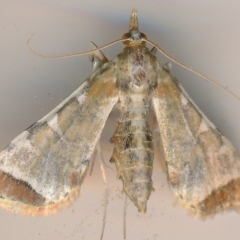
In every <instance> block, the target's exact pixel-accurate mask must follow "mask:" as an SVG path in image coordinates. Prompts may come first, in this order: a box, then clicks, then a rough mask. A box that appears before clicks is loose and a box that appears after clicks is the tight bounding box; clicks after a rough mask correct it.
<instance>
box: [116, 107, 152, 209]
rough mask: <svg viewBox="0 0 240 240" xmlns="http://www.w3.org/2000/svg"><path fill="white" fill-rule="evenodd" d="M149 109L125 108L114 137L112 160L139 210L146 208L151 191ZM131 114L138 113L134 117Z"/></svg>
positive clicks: (128, 193) (125, 190)
mask: <svg viewBox="0 0 240 240" xmlns="http://www.w3.org/2000/svg"><path fill="white" fill-rule="evenodd" d="M126 111H130V112H128V113H127V112H126ZM146 111H147V110H146V108H145V107H142V108H141V107H137V108H132V109H131V110H130V109H129V108H127V109H123V111H122V115H121V118H120V120H119V122H118V127H117V129H116V131H115V133H114V135H113V137H112V142H113V144H114V145H115V146H114V150H113V155H112V162H115V164H116V168H117V172H118V177H119V178H120V179H121V180H122V181H123V190H124V192H126V193H127V195H128V196H129V197H130V199H131V200H132V201H133V202H134V204H135V205H136V206H137V207H138V210H139V211H140V212H145V211H146V204H147V200H148V198H149V196H150V194H151V191H152V179H151V175H152V168H153V144H152V134H151V132H150V128H149V124H148V121H147V119H146V118H145V117H143V116H146ZM132 115H138V117H136V116H135V118H133V119H131V116H132ZM140 116H142V117H140Z"/></svg>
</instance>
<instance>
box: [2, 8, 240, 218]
mask: <svg viewBox="0 0 240 240" xmlns="http://www.w3.org/2000/svg"><path fill="white" fill-rule="evenodd" d="M146 39H147V37H146V35H145V34H144V33H141V32H139V30H138V19H137V12H136V10H133V11H132V15H131V18H130V27H129V32H128V33H126V34H124V35H123V43H124V48H123V52H122V53H120V54H119V55H117V57H116V58H115V59H114V60H111V61H109V60H108V59H106V57H105V56H104V55H103V54H102V52H101V51H100V50H97V51H96V52H94V53H93V54H92V57H93V59H95V60H98V64H96V65H95V69H96V70H95V71H94V72H93V73H92V75H91V76H90V77H89V78H88V79H87V80H86V81H85V82H84V83H83V84H82V85H81V86H80V87H79V88H78V89H77V90H76V91H75V92H73V93H72V94H71V95H70V96H69V97H68V98H67V99H65V100H64V101H63V102H62V103H61V104H59V105H58V106H57V107H56V108H55V109H53V110H52V111H51V112H50V113H49V114H47V115H46V116H45V117H43V118H42V119H41V120H39V121H38V122H36V123H34V124H33V125H32V126H30V127H29V128H28V129H27V130H26V131H24V132H23V133H21V134H20V135H19V136H18V137H16V138H15V139H14V140H13V141H12V142H11V143H10V144H9V145H8V146H7V147H6V148H5V149H4V150H3V151H2V152H1V153H0V206H1V207H2V208H4V209H7V210H10V211H13V212H20V213H22V214H28V215H50V214H53V213H56V212H58V211H60V210H62V209H63V208H66V207H67V206H69V205H71V204H72V203H73V202H74V201H75V200H76V199H77V198H78V196H79V193H80V188H81V184H82V182H83V180H84V177H85V175H86V171H87V168H88V165H89V161H90V158H91V156H92V154H93V152H94V149H95V146H96V144H97V142H98V141H99V138H100V136H101V132H102V130H103V127H104V125H105V123H106V120H107V118H108V116H109V114H110V113H111V111H112V110H113V108H114V107H115V106H117V105H118V106H119V109H120V111H121V114H120V117H119V119H118V124H117V129H116V131H115V133H114V135H113V137H112V138H111V142H112V143H113V144H114V150H113V154H112V157H111V162H114V163H115V165H116V169H117V176H118V177H119V178H120V179H121V180H122V182H123V190H124V192H125V193H126V194H127V195H128V196H129V198H130V199H131V200H132V201H133V203H134V204H135V205H136V207H137V208H138V210H139V211H140V212H145V211H146V209H147V201H148V199H149V197H150V194H151V192H152V190H153V182H152V179H151V175H152V169H153V159H154V141H155V138H154V137H153V132H152V130H151V128H150V122H149V116H150V115H153V116H154V119H155V120H156V125H157V135H158V139H159V141H157V142H156V143H157V144H158V151H159V152H160V153H161V154H160V159H159V160H160V161H161V162H162V164H163V165H164V168H165V170H166V174H167V178H168V182H169V185H170V187H171V189H172V191H173V193H174V196H175V198H176V200H177V202H178V203H179V204H181V205H182V206H183V207H184V208H185V209H186V210H187V211H188V212H190V213H192V214H194V215H198V216H200V217H207V216H211V215H214V214H215V213H217V212H220V211H222V210H225V209H237V208H239V205H240V158H239V155H238V153H237V151H236V150H235V149H234V148H233V146H232V145H231V143H230V142H229V141H228V140H227V139H226V138H225V137H224V136H222V134H221V133H220V132H219V131H218V129H217V128H216V127H215V126H214V125H213V124H212V123H211V122H210V121H209V120H208V119H207V117H206V116H205V115H204V114H203V113H202V112H201V110H199V109H198V107H197V106H196V105H195V104H194V102H193V101H192V100H191V99H190V97H189V96H188V95H187V93H186V92H185V91H184V89H183V88H182V86H181V85H180V83H179V82H178V81H177V80H176V79H175V78H174V77H173V76H172V75H171V73H170V70H169V68H168V67H167V66H165V65H163V64H161V63H160V62H158V60H157V58H156V56H155V51H154V49H152V50H149V49H148V47H147V46H146ZM95 60H94V61H95Z"/></svg>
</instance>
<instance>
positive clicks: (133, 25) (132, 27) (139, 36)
mask: <svg viewBox="0 0 240 240" xmlns="http://www.w3.org/2000/svg"><path fill="white" fill-rule="evenodd" d="M122 39H123V40H125V41H123V44H124V45H125V47H127V46H131V47H132V46H140V45H145V41H144V40H145V39H147V36H146V35H145V34H144V33H141V32H139V30H138V18H137V10H136V9H133V10H132V15H131V17H130V23H129V32H128V33H125V34H124V35H123V36H122Z"/></svg>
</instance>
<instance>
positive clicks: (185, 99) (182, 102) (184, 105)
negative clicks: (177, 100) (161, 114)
mask: <svg viewBox="0 0 240 240" xmlns="http://www.w3.org/2000/svg"><path fill="white" fill-rule="evenodd" d="M181 104H182V107H183V108H185V107H186V106H187V105H188V99H187V98H186V97H185V96H184V95H183V94H181Z"/></svg>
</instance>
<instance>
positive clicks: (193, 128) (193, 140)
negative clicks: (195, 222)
mask: <svg viewBox="0 0 240 240" xmlns="http://www.w3.org/2000/svg"><path fill="white" fill-rule="evenodd" d="M152 102H153V108H154V111H155V115H156V118H157V125H158V130H159V133H160V142H161V146H160V149H161V150H162V152H163V153H162V155H163V159H162V160H163V162H165V166H166V170H167V175H168V181H169V184H170V186H171V188H172V189H173V192H174V194H175V196H176V200H177V203H180V204H181V205H183V206H184V207H185V208H186V209H187V210H188V211H189V212H190V213H192V214H194V215H198V216H199V217H202V218H205V217H207V216H211V215H213V214H215V213H216V212H219V211H221V210H224V209H231V208H238V207H239V205H240V158H239V155H238V153H237V152H236V150H235V149H234V148H233V146H232V145H231V143H230V142H229V141H228V140H227V139H226V138H225V137H224V136H222V135H221V133H220V132H219V131H218V130H217V129H216V127H215V126H214V125H213V124H212V123H211V122H210V121H209V120H208V119H207V118H206V116H204V114H203V113H202V112H201V111H200V110H199V109H198V107H197V106H196V105H195V104H194V103H193V101H192V100H191V99H190V97H189V96H188V95H187V93H186V92H185V91H184V89H183V88H182V87H181V85H180V84H179V83H178V81H177V80H176V79H175V78H173V77H172V76H171V74H170V72H169V70H167V69H165V68H164V67H162V66H160V65H159V69H158V85H157V88H156V89H155V90H154V94H153V98H152Z"/></svg>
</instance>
